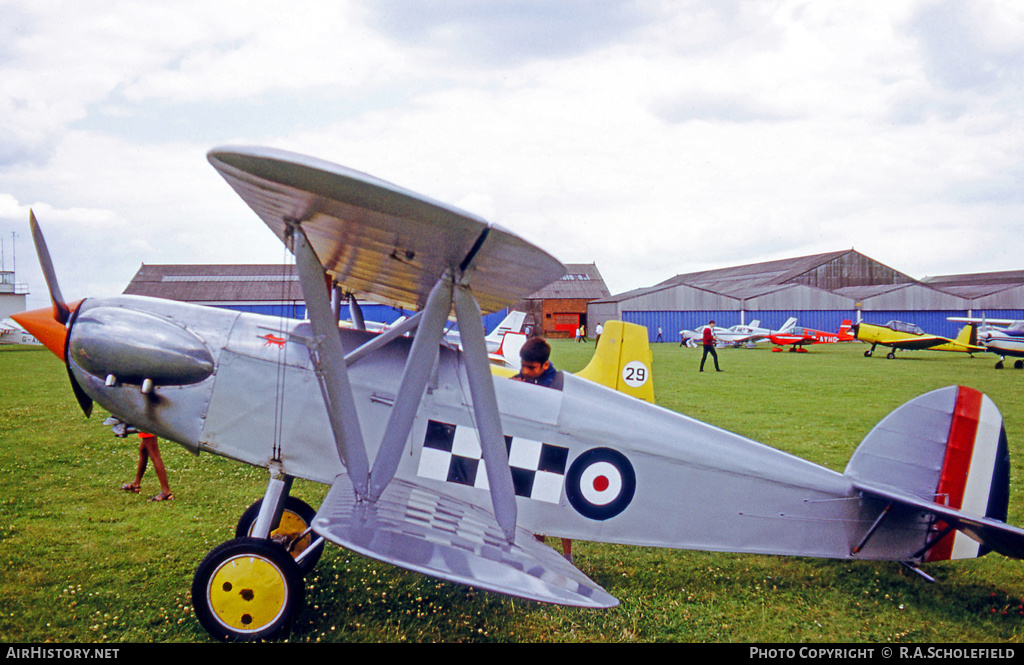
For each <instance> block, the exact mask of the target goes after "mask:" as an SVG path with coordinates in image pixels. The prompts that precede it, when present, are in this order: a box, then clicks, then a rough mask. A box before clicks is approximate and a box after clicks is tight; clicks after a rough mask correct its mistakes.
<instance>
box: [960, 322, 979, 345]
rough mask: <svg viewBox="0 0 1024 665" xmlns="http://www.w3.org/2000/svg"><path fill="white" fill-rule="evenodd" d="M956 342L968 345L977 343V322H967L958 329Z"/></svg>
mask: <svg viewBox="0 0 1024 665" xmlns="http://www.w3.org/2000/svg"><path fill="white" fill-rule="evenodd" d="M955 341H956V342H957V343H958V344H967V345H969V346H977V345H978V324H977V323H968V324H967V325H966V326H964V327H963V328H961V329H960V332H959V333H957V336H956V340H955Z"/></svg>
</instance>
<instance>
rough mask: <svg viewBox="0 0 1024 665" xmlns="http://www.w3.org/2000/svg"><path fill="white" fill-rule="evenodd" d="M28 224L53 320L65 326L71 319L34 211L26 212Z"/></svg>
mask: <svg viewBox="0 0 1024 665" xmlns="http://www.w3.org/2000/svg"><path fill="white" fill-rule="evenodd" d="M28 224H29V227H31V229H32V241H33V242H34V243H35V245H36V254H37V255H38V256H39V266H40V267H41V268H42V269H43V277H44V278H45V279H46V288H47V289H48V290H49V291H50V301H51V302H53V320H54V321H56V322H57V323H59V324H61V325H66V324H67V322H68V320H69V319H70V318H71V310H70V309H69V308H68V304H67V302H66V301H65V300H64V296H63V295H61V292H60V284H58V283H57V273H56V271H55V270H54V269H53V260H52V259H51V258H50V250H49V249H47V247H46V238H44V237H43V231H42V229H40V228H39V222H38V221H37V220H36V214H35V212H34V211H32V210H29V211H28Z"/></svg>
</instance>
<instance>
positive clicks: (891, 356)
mask: <svg viewBox="0 0 1024 665" xmlns="http://www.w3.org/2000/svg"><path fill="white" fill-rule="evenodd" d="M885 357H886V358H888V359H889V360H892V359H893V358H895V357H896V354H895V353H893V352H892V351H890V352H889V353H887V354H886V355H885Z"/></svg>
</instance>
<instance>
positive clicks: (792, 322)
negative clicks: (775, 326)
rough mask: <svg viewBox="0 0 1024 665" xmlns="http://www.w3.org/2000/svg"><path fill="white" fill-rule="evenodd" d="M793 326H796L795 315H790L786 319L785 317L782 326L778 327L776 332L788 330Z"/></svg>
mask: <svg viewBox="0 0 1024 665" xmlns="http://www.w3.org/2000/svg"><path fill="white" fill-rule="evenodd" d="M793 328H796V317H795V316H791V317H789V318H788V319H786V322H785V323H783V324H782V327H781V328H779V330H778V332H789V331H790V330H792V329H793Z"/></svg>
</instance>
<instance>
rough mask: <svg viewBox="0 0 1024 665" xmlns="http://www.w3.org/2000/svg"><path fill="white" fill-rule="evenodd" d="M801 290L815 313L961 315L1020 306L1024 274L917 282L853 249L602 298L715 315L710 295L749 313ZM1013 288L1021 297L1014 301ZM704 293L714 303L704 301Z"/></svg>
mask: <svg viewBox="0 0 1024 665" xmlns="http://www.w3.org/2000/svg"><path fill="white" fill-rule="evenodd" d="M797 285H802V286H805V287H810V290H809V291H802V292H797V291H791V292H790V293H791V294H792V297H793V298H797V300H799V304H801V305H804V306H808V307H811V308H817V306H825V307H828V305H827V303H828V302H829V297H832V298H834V297H839V298H843V299H849V301H850V303H851V304H850V306H851V307H852V306H853V303H864V305H865V306H866V307H867V306H868V305H869V302H874V303H875V304H876V305H877V304H881V303H883V302H885V303H887V306H886V307H885V308H892V307H896V306H898V305H899V304H900V303H905V304H906V305H907V308H913V307H920V306H922V305H925V304H927V306H930V307H934V308H961V307H969V306H971V304H970V302H969V301H971V300H975V301H977V300H978V299H979V298H982V297H985V296H993V294H995V295H994V298H995V299H996V300H998V301H1000V302H1001V301H1003V300H1006V301H1007V303H1006V306H1015V305H1013V304H1012V303H1016V302H1017V301H1018V300H1020V297H1021V296H1020V294H1021V293H1022V292H1024V271H1010V272H1003V273H982V274H978V275H947V276H940V277H932V278H926V279H925V280H916V279H914V278H913V277H910V276H909V275H906V274H904V273H901V272H899V271H897V270H894V269H892V268H890V267H888V266H886V265H884V264H882V263H879V262H878V261H875V260H874V259H872V258H870V257H868V256H865V255H863V254H861V253H859V252H857V251H856V250H853V249H849V250H841V251H836V252H826V253H822V254H813V255H809V256H799V257H795V258H790V259H780V260H776V261H765V262H762V263H751V264H745V265H740V266H732V267H727V268H718V269H714V270H702V271H698V272H691V273H683V274H679V275H675V276H674V277H671V278H669V279H666V280H664V281H662V282H660V283H658V284H655V285H654V286H650V287H645V288H640V289H634V290H632V291H627V292H625V293H620V294H617V295H613V296H609V297H607V298H602V299H601V300H600V301H599V302H602V303H624V302H627V301H628V302H631V303H632V304H635V305H638V306H639V308H640V309H647V308H648V307H651V306H652V303H654V302H657V303H666V305H663V306H655V307H654V308H655V309H662V308H668V309H702V308H713V305H715V303H714V302H713V298H711V296H714V297H718V298H720V297H726V298H731V299H734V300H735V301H738V303H737V304H738V305H739V306H740V307H744V306H746V305H745V304H744V303H748V304H751V305H756V304H757V301H759V300H763V301H765V302H767V300H765V299H772V300H774V301H778V300H779V299H780V298H783V299H785V298H788V297H789V296H787V295H785V292H786V290H787V289H791V288H792V287H794V286H797ZM683 288H685V289H688V291H687V293H688V294H689V295H688V296H686V306H681V303H682V302H683V297H682V295H676V296H671V295H670V294H671V293H672V292H679V291H680V289H683ZM1011 289H1018V291H1016V292H1014V293H1012V294H1011V293H1010V290H1011ZM700 292H703V293H706V294H707V295H708V296H709V297H707V298H704V299H703V300H701V298H700V296H699V295H698V294H699V293H700ZM816 294H817V295H816ZM653 298H657V300H656V301H655V300H652V299H653ZM1011 301H1012V303H1011ZM668 303H676V304H668ZM795 304H797V303H796V301H794V306H795Z"/></svg>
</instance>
